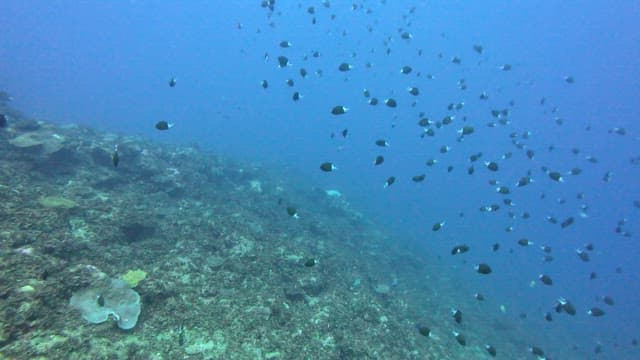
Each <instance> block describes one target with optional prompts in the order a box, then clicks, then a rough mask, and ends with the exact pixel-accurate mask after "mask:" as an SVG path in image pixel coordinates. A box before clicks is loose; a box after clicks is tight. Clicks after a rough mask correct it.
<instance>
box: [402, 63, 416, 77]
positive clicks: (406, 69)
mask: <svg viewBox="0 0 640 360" xmlns="http://www.w3.org/2000/svg"><path fill="white" fill-rule="evenodd" d="M412 70H413V69H412V68H411V66H407V65H405V66H403V67H402V68H401V69H400V72H401V73H403V74H405V75H406V74H409V73H411V71H412Z"/></svg>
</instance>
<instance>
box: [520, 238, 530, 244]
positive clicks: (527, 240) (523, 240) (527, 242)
mask: <svg viewBox="0 0 640 360" xmlns="http://www.w3.org/2000/svg"><path fill="white" fill-rule="evenodd" d="M518 245H520V246H529V245H533V241H530V240H529V239H527V238H522V239H520V240H518Z"/></svg>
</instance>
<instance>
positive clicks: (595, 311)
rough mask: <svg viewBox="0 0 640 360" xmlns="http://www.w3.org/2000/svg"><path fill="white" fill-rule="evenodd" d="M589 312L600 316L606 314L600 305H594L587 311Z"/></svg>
mask: <svg viewBox="0 0 640 360" xmlns="http://www.w3.org/2000/svg"><path fill="white" fill-rule="evenodd" d="M587 314H589V315H590V316H593V317H599V316H602V315H604V310H602V309H600V308H599V307H592V308H591V309H589V310H588V311H587Z"/></svg>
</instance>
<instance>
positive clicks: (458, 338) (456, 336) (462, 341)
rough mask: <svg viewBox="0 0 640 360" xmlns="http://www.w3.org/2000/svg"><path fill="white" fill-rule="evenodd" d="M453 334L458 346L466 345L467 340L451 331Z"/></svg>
mask: <svg viewBox="0 0 640 360" xmlns="http://www.w3.org/2000/svg"><path fill="white" fill-rule="evenodd" d="M451 333H452V334H453V336H454V337H455V338H456V341H457V342H458V344H460V345H462V346H465V345H467V339H466V338H465V337H464V335H462V334H461V333H459V332H457V331H455V330H453V331H452V332H451Z"/></svg>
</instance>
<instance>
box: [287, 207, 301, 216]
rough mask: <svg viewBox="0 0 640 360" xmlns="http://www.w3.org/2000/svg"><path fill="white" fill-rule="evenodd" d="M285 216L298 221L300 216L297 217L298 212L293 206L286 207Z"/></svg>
mask: <svg viewBox="0 0 640 360" xmlns="http://www.w3.org/2000/svg"><path fill="white" fill-rule="evenodd" d="M287 214H288V215H289V216H291V217H292V218H294V219H299V218H300V216H299V215H298V210H297V209H296V208H295V207H293V206H288V207H287Z"/></svg>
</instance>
